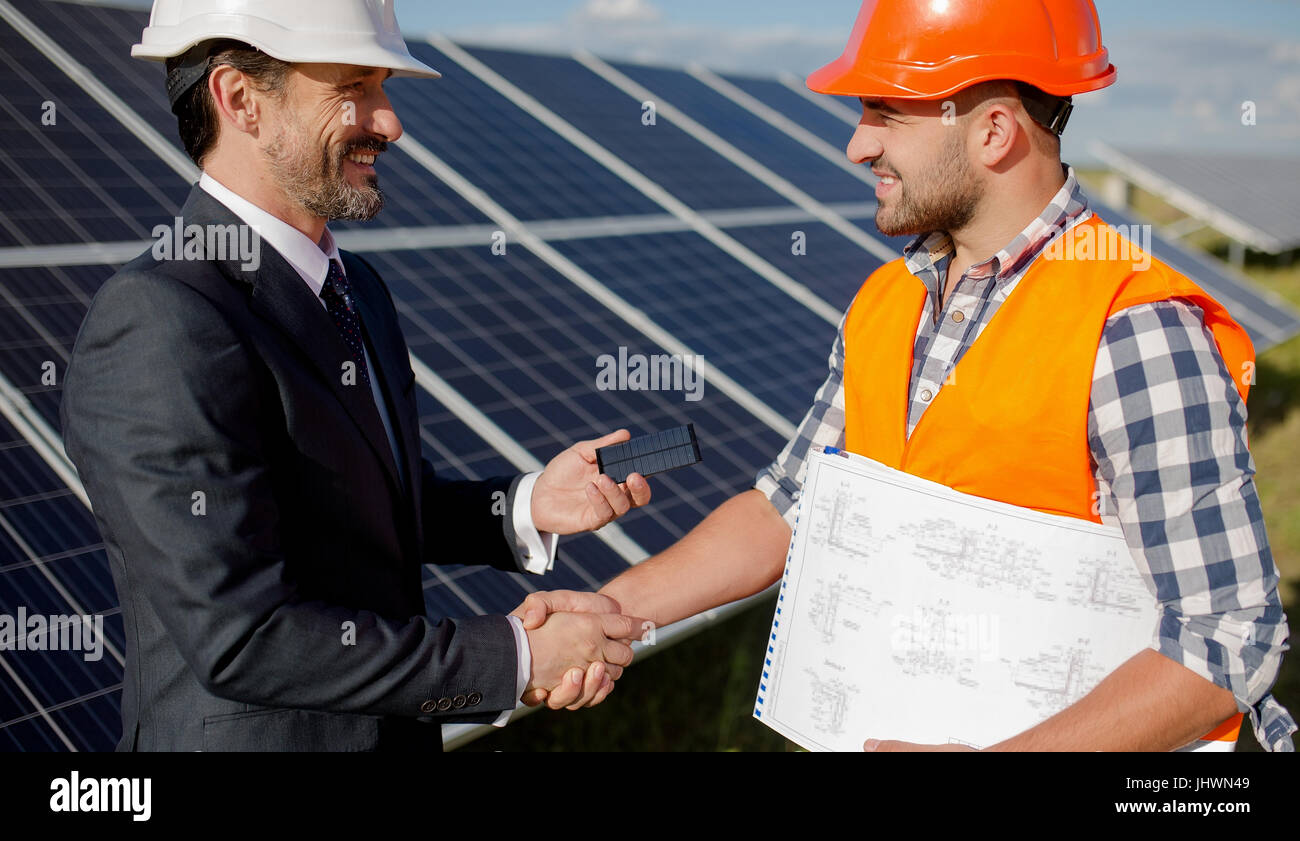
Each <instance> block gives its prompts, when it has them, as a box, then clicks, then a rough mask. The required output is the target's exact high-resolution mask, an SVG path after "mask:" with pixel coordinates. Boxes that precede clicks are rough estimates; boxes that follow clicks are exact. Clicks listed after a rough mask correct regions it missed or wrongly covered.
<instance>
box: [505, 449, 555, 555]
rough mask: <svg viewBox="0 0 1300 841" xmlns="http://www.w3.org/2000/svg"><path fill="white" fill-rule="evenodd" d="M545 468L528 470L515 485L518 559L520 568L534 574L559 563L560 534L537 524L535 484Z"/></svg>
mask: <svg viewBox="0 0 1300 841" xmlns="http://www.w3.org/2000/svg"><path fill="white" fill-rule="evenodd" d="M541 475H542V474H541V471H538V472H536V473H526V474H524V477H523V478H522V479H520V480H519V487H517V488H516V489H515V505H514V511H512V512H511V523H512V525H514V528H515V559H516V560H517V561H518V562H519V569H520V570H522V571H524V572H530V573H532V574H533V575H544V574H546V573H547V572H550V571H551V568H552V567H554V566H555V551H556V549H557V548H558V546H559V542H560V540H559V535H555V534H552V533H550V532H539V531H538V530H537V526H535V525H533V486H534V485H536V484H537V477H538V476H541Z"/></svg>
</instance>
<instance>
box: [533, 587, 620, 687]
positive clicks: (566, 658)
mask: <svg viewBox="0 0 1300 841" xmlns="http://www.w3.org/2000/svg"><path fill="white" fill-rule="evenodd" d="M522 607H523V606H522V605H521V608H522ZM641 625H642V622H641V620H639V619H634V618H632V617H630V616H620V615H617V614H588V613H556V614H552V615H551V616H550V617H549V618H548V619H547V620H546V623H545V624H544V625H542V627H540V628H536V629H534V630H530V631H527V634H528V646H529V649H530V650H531V653H532V673H531V677H530V679H529V681H528V685H527V687H525V690H524V695H523V697H522V699H521V700H523V701H524V702H525V703H528V702H529V699H530V698H535V697H537V690H543V691H546V692H547V693H548V694H549V695H550V697H549V698H548V706H550V707H551V708H552V709H558V708H559V707H560V706H561V705H562V704H561V703H560V702H561V700H569V699H570V698H571V697H572V696H573V695H575V694H578V697H576V698H575V699H573V700H572V701H571V702H570V703H568V704H564V706H567V707H568V709H578V708H580V707H584V706H594V705H595V704H597V703H600V701H603V700H604V699H605V697H606V696H608V695H609V693H610V692H611V691H613V688H614V686H613V682H614V681H615V680H618V678H619V677H621V676H622V674H623V667H624V666H627V665H629V664H630V663H631V662H632V649H631V647H629V646H628V645H627V641H631V640H633V639H636V638H637V637H636V635H637V634H639V633H640V630H639V629H640V628H641ZM584 671H585V679H584ZM579 693H580V694H579Z"/></svg>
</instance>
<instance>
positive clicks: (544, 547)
mask: <svg viewBox="0 0 1300 841" xmlns="http://www.w3.org/2000/svg"><path fill="white" fill-rule="evenodd" d="M199 187H201V188H202V189H203V190H204V191H205V192H207V193H208V195H210V196H212V197H213V198H215V199H216V200H217V201H219V202H221V203H222V204H224V205H225V206H226V207H228V208H230V210H231V211H232V212H233V213H234V214H235V215H236V216H238V217H239V218H240V219H242V220H243V221H244V223H245V224H247V225H249V226H251V227H252V228H253V230H255V231H257V235H258V238H259V239H260V240H261V241H262V242H263V243H265V244H267V245H269V246H271V247H272V248H274V249H275V250H276V252H277V253H278V254H279V255H280V256H281V257H283V258H284V259H285V260H286V261H287V262H288V263H289V265H290V266H293V268H294V270H296V271H297V272H298V274H299V275H300V276H301V277H302V279H303V281H304V282H305V283H306V284H307V287H308V288H309V289H311V291H312V294H314V295H315V296H316V298H317V300H318V301H320V305H321V306H322V307H324V308H325V309H326V310H328V309H329V307H328V306H327V305H326V304H325V300H324V299H323V298H321V297H320V295H321V290H322V289H323V288H324V286H325V278H326V276H327V275H328V274H329V261H330V260H334V261H336V262H337V263H338V266H339V270H340V271H343V261H342V259H340V257H339V249H338V245H337V243H335V242H334V235H333V234H331V233H330V230H329V228H328V227H327V228H326V229H325V233H324V234H323V235H322V236H321V240H320V242H319V243H315V242H312V241H311V239H310V238H309V237H308V236H307V235H306V234H304V233H303V232H302V231H300V230H298V229H297V228H295V227H293V226H292V225H290V224H289V223H288V222H285V221H284V220H283V219H280V218H279V217H277V216H274V215H273V214H271V213H268V212H267V211H265V210H263V209H262V208H260V207H258V206H257V205H255V204H253V203H252V202H250V201H249V200H248V199H245V198H243V197H242V196H240V195H238V194H236V193H235V192H233V191H232V190H230V188H228V187H226V186H225V185H224V184H222V183H221V182H219V181H217V180H216V179H215V178H213V177H212V176H211V175H209V174H208V173H206V172H205V173H203V174H202V176H200V178H199ZM362 353H363V354H364V355H365V360H366V368H367V370H370V371H374V370H375V366H374V365H372V364H371V362H370V351H369V349H368V348H367V347H366V346H365V342H362ZM370 393H371V396H373V397H374V401H375V408H376V409H378V410H379V419H380V420H381V421H382V422H383V424H384V434H386V435H387V436H388V444H389V446H390V447H392V449H393V462H394V463H395V464H398V465H401V463H402V458H401V451H400V450H399V449H398V446H397V437H396V436H395V435H394V434H393V423H392V419H391V418H390V417H389V413H388V405H387V403H386V402H385V401H384V398H383V394H382V392H381V391H380V388H379V377H377V376H372V377H370ZM401 472H402V471H401V470H400V469H399V470H398V475H401ZM540 475H541V473H540V472H535V473H528V474H526V475H525V476H524V477H523V478H522V479H521V480H520V482H519V485H518V487H517V488H516V489H515V502H514V509H513V510H512V511H511V512H510V515H511V522H512V525H513V526H514V532H515V542H516V546H515V558H516V561H517V562H518V563H519V567H520V569H521V570H522V571H524V572H531V573H534V574H537V575H540V574H542V573H544V572H546V571H548V570H549V569H551V567H552V566H554V564H555V552H556V548H557V545H558V543H559V539H558V536H557V535H554V534H551V533H549V532H547V533H542V532H539V531H538V530H537V527H536V526H535V525H534V524H533V517H532V496H533V487H534V485H535V484H536V483H537V477H538V476H540ZM416 480H417V477H414V476H412V477H410V480H409V481H416ZM506 619H507V620H508V621H509V622H510V629H511V631H513V632H514V635H515V648H516V650H517V652H518V663H519V667H518V669H517V672H516V680H515V683H516V690H517V691H516V692H515V696H516V697H518V696H520V695H523V694H524V689H525V688H527V686H528V680H529V678H531V676H532V669H531V665H532V654H531V651H530V650H529V647H528V635H527V634H526V633H525V631H524V626H523V623H522V622H520V621H519V619H517V618H516V617H514V616H507V617H506ZM513 712H514V710H505V711H504V712H502V713H501V716H500V717H499V718H497V720H496V721H494V722H493V724H495V725H496V726H497V727H502V726H504V725H505V724H506V723H507V722H508V721H509V720H510V715H511V713H513Z"/></svg>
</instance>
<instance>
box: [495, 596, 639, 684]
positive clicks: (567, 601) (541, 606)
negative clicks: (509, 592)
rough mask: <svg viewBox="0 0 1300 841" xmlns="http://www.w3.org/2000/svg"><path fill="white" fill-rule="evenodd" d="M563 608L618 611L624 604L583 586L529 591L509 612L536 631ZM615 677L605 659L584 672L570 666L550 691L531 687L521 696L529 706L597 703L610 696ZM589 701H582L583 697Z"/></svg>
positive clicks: (581, 610)
mask: <svg viewBox="0 0 1300 841" xmlns="http://www.w3.org/2000/svg"><path fill="white" fill-rule="evenodd" d="M561 611H564V612H568V613H596V614H602V613H603V614H616V613H621V612H622V608H621V607H619V604H618V602H616V601H614V600H613V599H612V598H610V597H609V596H603V595H601V594H599V593H587V592H583V591H581V590H551V591H549V592H540V593H529V594H528V596H527V598H525V599H524V601H523V603H522V604H520V605H519V607H517V608H515V609H514V610H512V611H511V612H510V614H511V615H512V616H517V617H519V620H520V622H522V623H523V626H524V630H525V631H534V630H537V629H538V628H540V627H542V625H543V624H545V622H546V619H547V617H549V616H550V615H551V614H552V613H559V612H561ZM614 680H615V678H613V677H610V676H609V674H608V673H607V672H606V669H605V666H604V664H603V663H592V664H591V665H590V666H588V667H587V671H586V673H585V674H584V673H583V671H582V669H577V668H575V669H570V670H569V672H568V674H566V675H565V676H564V682H563V683H562V684H561V685H560V686H558V687H556V689H555V692H554V693H551V692H548V691H547V690H545V689H541V688H536V689H530V690H528V691H527V692H525V693H524V695H523V697H522V698H520V699H519V700H521V701H523V702H524V704H525V705H526V706H529V707H536V706H538V705H539V704H541V703H543V702H547V701H549V703H547V706H549V707H550V708H551V709H553V710H558V709H560V708H561V707H565V708H568V709H575V710H576V709H579V708H581V707H584V706H587V707H594V706H596V705H597V704H599V703H600V702H602V701H604V700H605V699H606V698H607V697H609V693H611V692H613V691H614ZM584 700H585V701H586V703H580V702H581V701H584Z"/></svg>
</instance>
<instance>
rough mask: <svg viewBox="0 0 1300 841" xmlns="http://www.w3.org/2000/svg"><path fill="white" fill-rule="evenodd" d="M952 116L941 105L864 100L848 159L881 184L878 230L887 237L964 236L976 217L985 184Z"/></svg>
mask: <svg viewBox="0 0 1300 841" xmlns="http://www.w3.org/2000/svg"><path fill="white" fill-rule="evenodd" d="M951 113H952V111H951V106H950V107H949V108H948V110H945V106H944V105H943V103H942V102H936V101H925V100H906V99H869V98H863V99H862V120H861V121H860V122H859V123H858V129H857V131H856V132H854V134H853V139H852V140H851V141H850V142H849V147H848V156H849V159H850V160H852V161H853V162H854V163H866V162H868V161H870V162H871V171H872V172H873V173H875V174H876V175H877V176H878V177H879V178H880V184H879V185H878V186H877V188H876V200H877V202H878V206H877V209H876V227H877V228H879V229H880V232H881V233H883V234H885V235H886V236H901V235H914V234H924V233H929V232H931V231H953V230H959V229H961V228H962V227H963V226H965V225H966V224H967V223H968V222H970V220H971V219H972V218H973V217H974V215H975V212H976V210H977V209H978V207H979V198H980V184H979V183H978V180H977V179H976V175H975V170H974V168H973V167H972V165H971V163H970V158H969V156H968V154H967V151H966V135H965V131H964V130H963V127H962V121H961V120H960V119H955V120H954V119H945V117H946V116H948V115H949V114H951Z"/></svg>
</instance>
